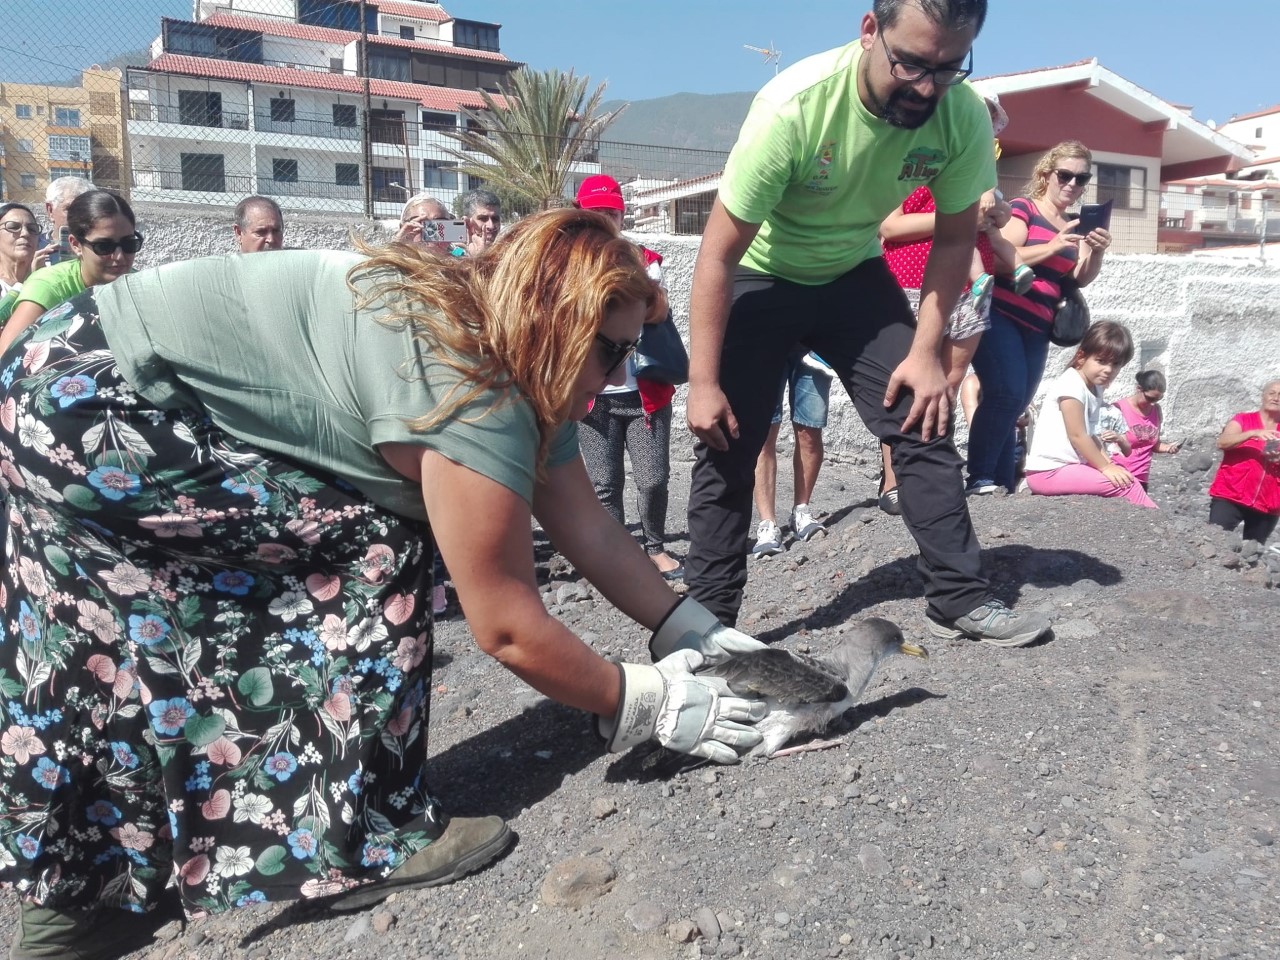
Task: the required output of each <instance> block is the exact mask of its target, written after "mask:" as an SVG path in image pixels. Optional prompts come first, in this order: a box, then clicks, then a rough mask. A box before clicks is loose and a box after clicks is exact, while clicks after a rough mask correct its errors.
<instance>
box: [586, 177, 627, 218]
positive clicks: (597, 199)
mask: <svg viewBox="0 0 1280 960" xmlns="http://www.w3.org/2000/svg"><path fill="white" fill-rule="evenodd" d="M577 199H578V206H580V207H582V209H583V210H599V209H605V210H623V209H625V208H626V204H625V203H623V200H622V188H621V187H620V186H618V181H617V180H615V179H613V177H610V176H608V175H607V174H603V173H597V174H594V175H593V176H590V177H587V179H585V180H583V181H582V186H580V187H579V188H578V198H577Z"/></svg>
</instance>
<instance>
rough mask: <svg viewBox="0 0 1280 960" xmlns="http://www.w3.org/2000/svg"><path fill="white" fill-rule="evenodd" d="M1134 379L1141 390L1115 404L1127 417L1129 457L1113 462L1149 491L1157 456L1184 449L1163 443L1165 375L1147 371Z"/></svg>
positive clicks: (1125, 455) (1122, 457) (1114, 457)
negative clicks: (1161, 400) (1161, 431)
mask: <svg viewBox="0 0 1280 960" xmlns="http://www.w3.org/2000/svg"><path fill="white" fill-rule="evenodd" d="M1134 379H1135V380H1136V381H1137V386H1136V388H1135V389H1134V391H1133V393H1131V394H1130V395H1129V396H1127V397H1124V398H1123V399H1121V400H1117V401H1116V403H1115V407H1116V409H1117V410H1118V411H1120V414H1121V416H1123V417H1124V422H1125V425H1126V428H1127V429H1126V430H1125V434H1124V436H1125V439H1126V440H1127V441H1128V442H1129V453H1127V454H1121V455H1120V456H1113V457H1112V458H1111V460H1112V462H1114V463H1117V464H1119V465H1120V466H1122V467H1124V468H1125V469H1126V470H1128V471H1129V472H1130V473H1131V474H1133V478H1134V479H1135V480H1137V481H1138V482H1139V483H1140V484H1142V489H1144V490H1145V489H1147V486H1148V484H1149V482H1150V478H1151V458H1152V457H1153V456H1154V455H1155V454H1157V453H1177V452H1178V451H1179V450H1181V449H1182V441H1181V440H1179V441H1178V442H1177V443H1162V442H1161V440H1160V425H1161V423H1162V422H1163V421H1164V413H1163V412H1162V411H1161V410H1160V399H1161V398H1162V397H1163V396H1164V392H1165V388H1166V382H1165V378H1164V374H1163V373H1161V372H1160V371H1159V370H1143V371H1141V372H1139V373H1138V375H1137V377H1135V378H1134Z"/></svg>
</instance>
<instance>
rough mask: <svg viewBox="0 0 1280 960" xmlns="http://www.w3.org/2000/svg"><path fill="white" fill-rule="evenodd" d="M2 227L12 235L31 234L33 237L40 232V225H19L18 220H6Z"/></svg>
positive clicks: (0, 224) (1, 224)
mask: <svg viewBox="0 0 1280 960" xmlns="http://www.w3.org/2000/svg"><path fill="white" fill-rule="evenodd" d="M0 227H3V228H4V229H5V230H8V231H9V232H10V233H29V234H31V236H33V237H34V236H36V235H37V234H38V233H39V232H40V225H39V224H38V223H19V222H18V221H17V220H6V221H5V222H4V223H0Z"/></svg>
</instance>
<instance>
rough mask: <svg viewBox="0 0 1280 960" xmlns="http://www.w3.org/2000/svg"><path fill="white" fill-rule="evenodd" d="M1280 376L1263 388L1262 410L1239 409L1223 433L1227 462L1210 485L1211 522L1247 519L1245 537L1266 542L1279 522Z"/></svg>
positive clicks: (1231, 525) (1229, 526)
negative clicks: (1279, 378) (1240, 411)
mask: <svg viewBox="0 0 1280 960" xmlns="http://www.w3.org/2000/svg"><path fill="white" fill-rule="evenodd" d="M1278 427H1280V380H1272V381H1271V382H1269V383H1267V384H1266V385H1265V386H1264V387H1263V388H1262V404H1261V409H1259V410H1255V411H1253V412H1252V413H1237V414H1236V415H1235V416H1234V417H1232V418H1231V419H1230V420H1229V421H1228V422H1227V425H1226V426H1225V427H1223V428H1222V433H1220V434H1219V435H1218V449H1219V450H1221V451H1222V464H1221V465H1220V466H1219V467H1218V472H1217V474H1216V475H1215V476H1214V478H1213V483H1212V484H1211V485H1210V486H1209V498H1210V506H1209V522H1210V523H1216V524H1217V525H1218V526H1220V527H1222V529H1224V530H1234V529H1235V528H1236V527H1238V526H1239V525H1240V524H1241V523H1242V522H1243V523H1244V538H1245V539H1246V540H1256V541H1257V542H1258V543H1266V542H1267V537H1269V536H1271V534H1272V532H1273V531H1274V530H1275V528H1276V522H1277V521H1280V429H1277V428H1278Z"/></svg>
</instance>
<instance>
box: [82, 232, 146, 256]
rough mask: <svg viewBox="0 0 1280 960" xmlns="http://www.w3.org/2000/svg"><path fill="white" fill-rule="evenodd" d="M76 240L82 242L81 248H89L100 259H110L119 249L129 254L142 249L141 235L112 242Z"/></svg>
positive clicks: (136, 234)
mask: <svg viewBox="0 0 1280 960" xmlns="http://www.w3.org/2000/svg"><path fill="white" fill-rule="evenodd" d="M76 239H77V240H79V241H80V245H81V246H85V247H88V248H89V249H90V250H92V251H93V252H94V253H95V254H97V255H98V256H100V257H109V256H111V255H112V254H113V253H115V252H116V250H117V249H120V250H123V251H124V252H125V253H127V254H134V253H137V252H138V251H139V250H141V249H142V234H140V233H135V234H134V235H133V236H132V237H124V238H122V239H120V240H112V239H110V238H107V239H103V240H86V239H85V238H84V237H76Z"/></svg>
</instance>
